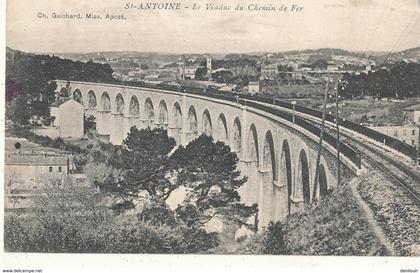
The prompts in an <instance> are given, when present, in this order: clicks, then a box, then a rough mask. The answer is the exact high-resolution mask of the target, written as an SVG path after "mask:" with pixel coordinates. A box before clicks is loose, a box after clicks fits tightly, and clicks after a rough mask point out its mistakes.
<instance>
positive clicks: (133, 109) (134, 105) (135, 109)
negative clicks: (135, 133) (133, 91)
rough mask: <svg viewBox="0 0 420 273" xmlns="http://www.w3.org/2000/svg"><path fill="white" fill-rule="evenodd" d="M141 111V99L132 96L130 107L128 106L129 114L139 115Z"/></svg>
mask: <svg viewBox="0 0 420 273" xmlns="http://www.w3.org/2000/svg"><path fill="white" fill-rule="evenodd" d="M139 113H140V105H139V100H138V99H137V97H136V96H132V97H131V99H130V107H129V108H128V114H129V115H130V116H138V115H139Z"/></svg>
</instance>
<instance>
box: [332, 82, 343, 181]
mask: <svg viewBox="0 0 420 273" xmlns="http://www.w3.org/2000/svg"><path fill="white" fill-rule="evenodd" d="M339 82H340V80H337V83H336V86H335V88H334V89H335V109H336V111H335V124H336V131H337V186H338V185H340V184H341V172H340V167H341V166H340V128H339V119H338V114H339V111H338V99H339V97H340V96H339V95H338V83H339Z"/></svg>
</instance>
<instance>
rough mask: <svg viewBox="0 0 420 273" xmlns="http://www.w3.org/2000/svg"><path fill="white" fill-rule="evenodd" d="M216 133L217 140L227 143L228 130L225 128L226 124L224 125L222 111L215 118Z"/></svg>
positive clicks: (224, 119)
mask: <svg viewBox="0 0 420 273" xmlns="http://www.w3.org/2000/svg"><path fill="white" fill-rule="evenodd" d="M216 134H217V138H218V140H220V141H223V142H225V143H227V140H228V130H227V125H226V118H225V115H224V114H223V113H221V114H220V115H219V117H218V118H217V125H216Z"/></svg>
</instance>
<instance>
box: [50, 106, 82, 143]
mask: <svg viewBox="0 0 420 273" xmlns="http://www.w3.org/2000/svg"><path fill="white" fill-rule="evenodd" d="M50 111H51V117H54V121H53V124H52V129H55V130H56V135H57V136H58V137H60V138H82V137H83V135H84V109H83V105H82V104H80V103H78V102H76V101H74V100H71V99H67V100H58V101H56V102H54V103H53V104H51V108H50Z"/></svg>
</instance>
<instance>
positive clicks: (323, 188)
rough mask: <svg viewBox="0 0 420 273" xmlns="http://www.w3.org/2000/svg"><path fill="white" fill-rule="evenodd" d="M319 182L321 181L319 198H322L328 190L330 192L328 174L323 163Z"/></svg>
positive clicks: (320, 166) (320, 167) (320, 168)
mask: <svg viewBox="0 0 420 273" xmlns="http://www.w3.org/2000/svg"><path fill="white" fill-rule="evenodd" d="M318 183H319V199H322V198H324V197H325V196H326V195H327V192H328V182H327V174H326V172H325V168H324V165H323V164H320V165H319V173H318Z"/></svg>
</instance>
